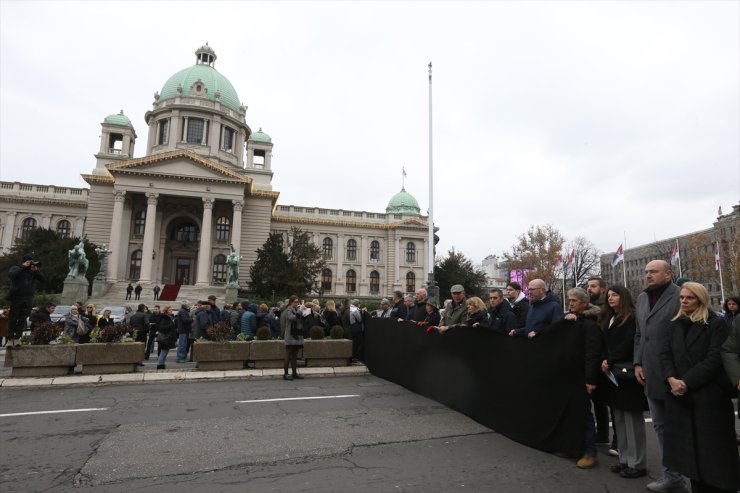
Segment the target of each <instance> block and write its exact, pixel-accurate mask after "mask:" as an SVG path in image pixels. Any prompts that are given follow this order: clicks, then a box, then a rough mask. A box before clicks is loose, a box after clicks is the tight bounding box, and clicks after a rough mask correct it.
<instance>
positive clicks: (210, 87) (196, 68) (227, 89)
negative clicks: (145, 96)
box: [159, 43, 241, 113]
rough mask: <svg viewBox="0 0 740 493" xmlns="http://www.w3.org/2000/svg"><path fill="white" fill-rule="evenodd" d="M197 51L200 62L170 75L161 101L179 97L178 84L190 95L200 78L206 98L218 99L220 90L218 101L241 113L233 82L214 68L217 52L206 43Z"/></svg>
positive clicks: (161, 93)
mask: <svg viewBox="0 0 740 493" xmlns="http://www.w3.org/2000/svg"><path fill="white" fill-rule="evenodd" d="M195 53H196V57H197V61H198V63H196V64H195V65H193V66H192V67H188V68H186V69H183V70H180V71H179V72H177V73H176V74H175V75H173V76H172V77H170V78H169V80H167V82H165V84H164V87H162V90H161V91H160V94H159V101H164V100H166V99H173V98H175V97H177V96H178V93H177V87H178V86H180V87H181V88H182V96H185V97H188V96H190V91H191V88H192V87H193V85H194V84H195V83H196V82H198V80H200V81H201V82H203V85H204V86H205V89H206V91H207V92H206V93H205V94H204V96H205V97H206V98H208V99H210V100H211V101H217V99H216V92H219V93H220V96H221V97H220V99H218V101H220V102H221V104H222V105H224V106H226V107H227V108H231V109H232V110H234V111H236V112H237V113H241V102H240V101H239V96H238V95H237V94H236V91H235V90H234V86H232V85H231V82H229V81H228V79H227V78H226V77H224V76H223V75H221V74H220V73H218V71H217V70H216V69H215V68H213V63H214V61H215V59H216V54H215V53H214V52H213V50H212V49H211V47H210V46H208V44H207V43H206V44H205V45H203V46H201V47H200V48H198V50H197V51H196V52H195Z"/></svg>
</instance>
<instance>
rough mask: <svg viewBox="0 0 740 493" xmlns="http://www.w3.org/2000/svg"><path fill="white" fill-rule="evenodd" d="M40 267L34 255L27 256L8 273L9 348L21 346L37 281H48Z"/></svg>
mask: <svg viewBox="0 0 740 493" xmlns="http://www.w3.org/2000/svg"><path fill="white" fill-rule="evenodd" d="M39 265H40V263H39V262H38V261H37V260H36V257H34V256H33V254H26V255H24V256H23V258H22V259H21V261H20V263H19V264H17V265H14V266H13V267H11V268H10V270H9V271H8V277H9V278H10V281H11V288H10V291H9V292H8V295H7V298H8V299H9V300H10V317H9V319H8V333H9V337H8V339H9V341H8V346H9V347H18V346H20V345H21V336H22V335H23V330H24V329H25V328H26V318H28V316H29V315H30V314H31V305H32V303H33V297H34V295H35V294H36V281H40V282H44V281H45V280H46V278H45V277H44V275H43V274H42V273H41V271H40V270H39Z"/></svg>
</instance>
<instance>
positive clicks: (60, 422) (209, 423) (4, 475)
mask: <svg viewBox="0 0 740 493" xmlns="http://www.w3.org/2000/svg"><path fill="white" fill-rule="evenodd" d="M307 397H312V398H314V399H305V398H307ZM317 397H319V398H317ZM286 398H287V399H294V400H272V399H286ZM265 399H270V400H269V401H265ZM240 401H253V402H240ZM254 401H257V402H254ZM77 409H91V410H88V411H80V412H52V413H48V414H22V415H9V414H15V413H28V412H46V411H62V410H77ZM647 426H648V427H650V425H649V424H648V425H647ZM648 439H649V442H648V447H649V472H650V476H652V477H653V478H655V477H656V476H657V475H658V474H659V470H660V468H659V460H658V457H657V448H656V445H655V440H654V434H653V432H652V429H648ZM600 452H601V454H600V459H601V464H600V465H599V466H597V467H596V468H595V469H592V470H587V471H584V470H580V469H578V468H577V467H576V466H575V460H569V459H562V458H558V457H555V456H553V455H550V454H546V453H543V452H539V451H537V450H533V449H530V448H528V447H525V446H522V445H519V444H517V443H515V442H513V441H511V440H509V439H507V438H506V437H503V436H501V435H499V434H497V433H495V432H493V431H491V430H489V429H488V428H485V427H483V426H481V425H480V424H478V423H476V422H474V421H472V420H470V419H469V418H467V417H465V416H463V415H461V414H459V413H457V412H454V411H452V410H450V409H448V408H446V407H444V406H442V405H440V404H438V403H436V402H434V401H431V400H429V399H426V398H424V397H421V396H419V395H416V394H413V393H411V392H409V391H407V390H406V389H404V388H402V387H399V386H397V385H395V384H392V383H389V382H387V381H385V380H382V379H379V378H376V377H373V376H371V375H368V376H362V377H340V378H314V379H311V378H307V379H305V380H302V381H293V382H285V381H283V380H259V381H254V380H253V381H217V382H169V383H162V384H155V383H152V384H138V385H108V386H84V387H68V388H31V389H13V388H8V389H2V390H0V457H1V458H2V459H1V460H0V491H8V492H10V491H13V492H16V491H17V492H41V491H44V492H68V491H94V492H106V493H107V492H127V493H133V492H140V491H141V492H146V491H157V492H178V493H187V492H204V491H207V492H210V493H216V492H232V491H233V492H237V491H238V492H245V491H246V492H251V491H291V492H334V491H337V492H339V491H342V492H347V491H352V492H362V491H372V492H375V493H377V492H385V491H389V492H390V491H393V492H405V491H424V492H437V491H451V490H458V491H486V492H489V491H496V492H528V491H531V492H534V491H538V492H539V491H541V492H550V491H558V492H562V493H571V492H573V493H575V492H584V493H585V492H589V493H591V492H602V491H603V492H611V493H619V492H643V491H645V484H646V483H647V482H648V481H649V479H648V478H641V479H637V480H627V479H622V478H620V477H619V476H617V475H615V474H613V473H611V472H609V470H608V466H609V465H611V464H613V463H614V462H615V459H613V458H611V457H608V456H607V455H606V450H605V449H601V451H600Z"/></svg>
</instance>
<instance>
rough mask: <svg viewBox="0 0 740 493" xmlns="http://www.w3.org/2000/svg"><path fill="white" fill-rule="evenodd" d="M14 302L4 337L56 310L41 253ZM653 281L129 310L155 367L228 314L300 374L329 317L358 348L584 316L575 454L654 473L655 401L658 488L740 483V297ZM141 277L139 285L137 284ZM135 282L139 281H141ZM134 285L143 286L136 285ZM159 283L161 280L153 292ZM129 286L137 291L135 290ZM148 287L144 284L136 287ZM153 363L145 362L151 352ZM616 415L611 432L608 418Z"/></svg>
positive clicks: (21, 268) (640, 473) (533, 328)
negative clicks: (387, 327) (370, 301)
mask: <svg viewBox="0 0 740 493" xmlns="http://www.w3.org/2000/svg"><path fill="white" fill-rule="evenodd" d="M9 276H10V278H11V281H12V283H13V285H12V286H13V287H12V289H11V293H9V294H10V296H8V298H9V299H10V301H11V306H10V310H7V309H5V310H3V312H2V314H0V322H2V320H3V319H4V320H5V321H6V323H7V325H8V345H9V346H16V345H18V344H19V339H20V336H21V333H22V331H23V329H24V328H25V320H26V317H27V316H29V315H31V317H30V320H31V323H32V325H36V324H40V323H43V322H46V321H49V320H50V315H51V314H52V313H53V312H54V310H55V308H56V307H55V305H54V304H53V303H46V304H44V305H43V306H42V307H40V308H39V309H38V310H36V311H35V312H33V314H31V313H30V312H31V303H32V299H33V296H34V294H35V283H36V282H37V281H39V280H43V274H42V273H41V271H40V270H39V263H38V262H37V261H36V259H35V258H34V257H33V256H32V255H27V256H24V257H23V259H22V261H21V263H19V264H18V265H16V266H14V267H13V268H11V270H10V272H9ZM645 279H646V281H647V289H645V290H644V291H643V292H641V293H640V294H639V296H638V297H637V299H636V300H635V299H633V296H632V294H631V293H630V291H629V290H628V289H626V288H625V287H624V286H620V285H612V286H607V285H606V283H605V282H604V280H603V279H601V278H598V277H593V278H591V279H589V280H588V283H587V285H586V287H585V289H584V288H580V287H576V288H573V289H570V290H569V291H568V292H567V309H564V308H563V307H562V306H561V304H560V302H559V299H558V297H556V296H555V295H554V294H553V293H552V292H550V291H549V290H548V288H547V285H546V283H545V282H544V281H543V280H541V279H533V280H531V281H530V282H529V283H528V286H527V292H528V294H529V296H526V295H525V293H524V290H523V289H522V286H521V284H519V283H517V282H510V283H508V284H507V286H506V290H505V291H504V290H501V289H492V290H491V291H490V292H489V293H488V295H489V296H488V301H489V303H488V304H486V303H485V302H484V301H483V300H482V299H481V298H479V297H467V296H466V294H465V289H464V287H463V286H462V285H460V284H455V285H454V286H452V288H451V290H450V295H451V299H449V300H447V301H446V302H445V303H444V304H443V306H441V307H440V303H439V302H438V301H436V300H434V299H432V298H430V297H429V296H428V293H427V291H426V290H425V289H423V288H421V289H418V290H417V291H416V293H415V295H414V296H411V295H406V296H404V294H403V293H402V292H401V291H396V292H394V293H393V295H392V297H391V299H390V300H389V299H383V300H382V301H381V303H380V308H379V309H378V310H375V311H370V310H368V309H367V308H366V307H364V306H363V305H361V304H360V302H359V301H358V300H350V299H346V300H344V301H343V302H342V303H340V304H336V303H335V302H334V301H333V300H328V301H326V303H325V304H324V307H323V308H322V307H321V305H320V303H319V301H318V300H313V301H309V302H303V301H299V298H298V296H295V295H293V296H291V297H290V298H289V299H287V300H285V301H284V302H282V303H280V305H279V306H278V307H275V308H272V309H270V308H269V307H268V306H267V305H266V304H262V305H257V304H255V303H250V302H249V301H243V302H241V303H237V304H234V305H231V304H226V305H224V306H222V307H221V308H219V307H218V306H217V305H216V296H213V295H212V296H209V297H208V299H207V300H204V301H199V302H197V303H196V304H195V305H194V306H193V307H192V309H191V307H190V305H189V303H187V302H185V303H182V304H181V306H180V307H179V309H178V310H177V312H176V313H175V312H173V309H172V307H171V306H169V305H167V306H164V307H160V306H159V305H154V306H153V307H152V309H151V310H150V309H149V308H148V307H147V306H146V305H145V304H143V303H142V304H139V305H138V308H137V311H136V312H135V313H134V314H133V315H132V316H131V318H130V320H129V323H130V325H131V326H132V331H133V335H134V336H135V338H136V340H137V341H140V342H143V343H145V352H144V359H145V360H148V359H149V357H150V355H151V353H152V352H153V350H154V344H155V342H156V343H157V350H158V359H157V368H158V369H164V368H165V364H166V358H167V355H168V353H169V351H170V350H171V349H176V361H177V362H178V363H182V362H185V361H188V359H189V361H193V355H192V347H193V342H194V341H195V340H196V339H198V338H200V337H204V336H206V334H207V331H208V329H209V328H211V327H214V326H216V325H217V324H219V323H221V324H222V326H227V327H229V329H230V334H231V337H232V338H237V337H238V335H239V334H241V337H240V338H241V339H244V340H251V339H253V338H254V337H255V336H256V335H257V332H258V331H259V330H263V333H265V334H267V335H268V337H271V338H282V339H283V340H284V341H285V358H284V375H283V378H284V379H285V380H293V379H301V378H303V377H302V376H301V375H300V374H298V372H297V354H298V351H299V349H300V348H302V347H303V344H304V335H306V334H307V333H308V331H309V330H310V329H311V328H313V327H316V326H318V327H321V328H323V330H325V331H326V334H327V335H328V333H329V331H330V330H331V329H332V328H334V327H337V326H340V327H341V328H342V331H343V333H344V335H345V336H346V337H349V338H351V339H352V341H353V348H352V362H358V363H359V362H361V361H362V360H363V350H364V349H363V337H364V331H365V326H366V325H367V323H368V320H369V319H370V318H372V317H378V318H387V319H391V320H394V321H396V322H404V323H408V322H411V323H414V324H416V325H418V326H420V327H422V328H423V329H425V330H427V331H428V332H431V331H437V332H439V333H440V334H446V333H448V331H450V330H458V329H461V328H464V327H470V328H475V329H482V330H490V331H493V332H495V333H498V334H500V335H502V336H504V337H522V338H527V339H534V338H537V337H538V336H540V335H542V334H545V333H547V332H549V331H556V330H579V331H581V332H580V333H582V334H583V341H584V346H583V347H584V373H583V374H584V382H583V383H584V392H585V395H586V396H587V399H586V410H585V411H586V412H585V422H584V432H583V447H582V448H583V454H582V456H581V457H580V458H579V459H578V461H577V463H576V464H577V466H578V467H580V468H583V469H589V468H592V467H594V466H596V465H597V464H598V448H597V446H598V445H599V444H603V445H607V446H609V455H614V456H616V457H617V462H616V463H614V464H612V465H611V466H610V470H611V471H612V472H614V473H615V474H618V475H620V476H621V477H623V478H626V479H636V478H640V477H644V476H646V474H647V453H646V441H647V439H646V430H645V413H646V412H649V415H650V418H651V420H652V425H653V429H654V432H655V434H656V437H657V441H658V445H659V448H660V451H661V454H662V464H661V465H662V474H661V477H660V478H659V479H657V480H656V481H653V482H651V483H649V484H647V489H648V490H649V491H653V492H656V493H660V492H664V493H678V492H687V491H688V489H687V486H686V483H685V481H684V478H683V477H684V476H686V477H688V478H689V479H690V482H691V490H692V492H694V493H701V492H729V491H737V490H738V489H740V457H739V456H738V448H737V445H738V443H740V442H738V438H737V436H736V433H735V422H734V419H735V417H734V410H733V405H732V399H733V398H736V397H737V394H738V391H740V316H738V312H739V311H740V298H738V297H735V296H733V297H729V298H727V300H726V302H725V304H724V306H723V308H724V313H723V314H722V315H721V316H720V315H718V314H716V313H715V312H714V311H713V310H711V308H710V303H709V293H708V291H707V289H706V288H705V287H704V286H703V285H701V284H699V283H696V282H691V281H688V280H685V279H681V280H679V281H680V282H678V283H677V282H674V279H673V272H672V271H671V268H670V265H669V264H668V262H665V261H663V260H653V261H651V262H649V263H648V264H647V265H646V266H645ZM129 287H131V286H129ZM131 288H132V287H131ZM132 290H133V289H132ZM157 294H158V293H155V296H156V295H157ZM129 295H130V293H129ZM137 295H138V293H137ZM112 323H113V322H112V319H111V317H110V311H109V310H107V311H106V312H104V313H102V314H101V315H100V316H98V315H97V314H96V312H95V306H94V305H92V304H87V305H85V306H84V307H83V304H82V303H79V302H78V303H76V304H75V306H73V307H72V308H71V309H70V311H69V313H68V314H67V315H66V316H65V319H64V332H65V333H66V334H67V335H68V336H69V337H71V338H72V339H73V340H74V341H75V342H78V343H80V344H84V343H87V342H89V341H90V333H91V331H92V329H93V328H94V327H98V328H103V327H105V326H106V325H108V324H112ZM142 364H143V363H142ZM610 416H611V423H612V425H613V426H612V428H613V436H612V440H611V441H610V440H609V428H610V427H609V421H610V419H609V418H610Z"/></svg>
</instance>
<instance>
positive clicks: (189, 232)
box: [170, 221, 198, 243]
mask: <svg viewBox="0 0 740 493" xmlns="http://www.w3.org/2000/svg"><path fill="white" fill-rule="evenodd" d="M170 239H172V240H175V241H181V242H183V243H188V242H191V241H198V226H196V225H195V223H194V222H192V221H183V222H181V223H178V224H177V226H175V228H174V229H173V230H172V233H170Z"/></svg>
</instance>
